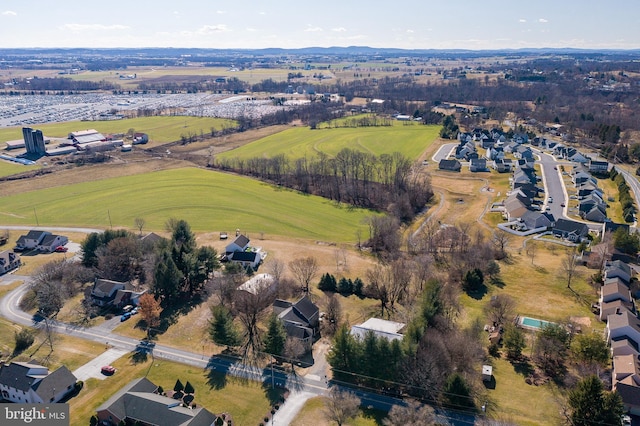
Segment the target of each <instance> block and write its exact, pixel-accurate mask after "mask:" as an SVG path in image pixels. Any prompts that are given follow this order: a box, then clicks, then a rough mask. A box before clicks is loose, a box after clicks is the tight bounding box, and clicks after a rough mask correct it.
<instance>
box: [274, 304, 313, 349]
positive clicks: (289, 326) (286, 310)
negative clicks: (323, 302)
mask: <svg viewBox="0 0 640 426" xmlns="http://www.w3.org/2000/svg"><path fill="white" fill-rule="evenodd" d="M273 313H274V314H276V315H277V316H278V318H279V319H280V320H281V321H282V323H283V324H284V328H285V330H286V331H287V336H289V337H293V338H296V339H298V340H300V341H301V342H302V343H303V345H304V346H305V348H307V350H309V349H311V345H312V343H313V340H314V338H315V337H316V336H317V335H318V329H319V327H320V309H318V307H317V306H316V305H315V304H314V303H313V302H312V301H311V299H309V296H303V297H302V298H301V299H300V300H298V301H297V302H295V303H292V302H288V301H286V300H280V299H277V300H276V301H275V302H274V303H273Z"/></svg>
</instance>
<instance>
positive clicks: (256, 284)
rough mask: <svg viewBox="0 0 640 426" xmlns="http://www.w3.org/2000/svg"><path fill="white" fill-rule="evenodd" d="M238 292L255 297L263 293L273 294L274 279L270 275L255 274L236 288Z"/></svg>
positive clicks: (274, 288)
mask: <svg viewBox="0 0 640 426" xmlns="http://www.w3.org/2000/svg"><path fill="white" fill-rule="evenodd" d="M238 291H245V292H247V293H250V294H253V295H256V294H258V293H262V292H264V291H266V292H268V293H273V292H275V291H276V279H275V278H274V277H273V275H271V274H256V275H254V276H253V277H251V278H250V279H249V280H247V281H245V282H244V283H243V284H241V285H240V286H239V287H238Z"/></svg>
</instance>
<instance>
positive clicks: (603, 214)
mask: <svg viewBox="0 0 640 426" xmlns="http://www.w3.org/2000/svg"><path fill="white" fill-rule="evenodd" d="M580 216H581V217H582V218H583V219H585V220H590V221H591V222H600V223H602V222H606V220H607V208H606V206H604V205H602V204H596V205H594V206H593V207H591V209H590V210H589V211H587V212H584V213H583V212H582V211H580Z"/></svg>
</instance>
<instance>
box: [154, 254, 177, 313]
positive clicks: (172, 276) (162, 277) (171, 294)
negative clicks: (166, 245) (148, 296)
mask: <svg viewBox="0 0 640 426" xmlns="http://www.w3.org/2000/svg"><path fill="white" fill-rule="evenodd" d="M183 277H184V275H183V274H182V272H180V270H179V269H178V267H177V266H176V264H175V262H174V261H173V258H172V257H171V253H170V252H168V251H166V250H165V251H163V252H162V253H161V255H160V256H159V257H158V261H157V265H156V270H155V274H154V278H155V279H154V285H153V292H154V294H155V295H156V296H158V297H160V299H161V300H162V302H163V304H164V305H165V306H166V305H170V304H171V303H173V301H174V300H175V299H176V298H177V297H178V295H179V293H180V283H181V282H182V278H183Z"/></svg>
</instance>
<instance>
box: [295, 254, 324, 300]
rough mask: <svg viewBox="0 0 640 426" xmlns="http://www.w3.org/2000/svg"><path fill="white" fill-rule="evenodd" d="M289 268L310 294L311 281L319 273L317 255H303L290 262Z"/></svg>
mask: <svg viewBox="0 0 640 426" xmlns="http://www.w3.org/2000/svg"><path fill="white" fill-rule="evenodd" d="M289 270H290V271H291V273H292V274H293V275H294V277H295V279H296V281H298V283H299V284H300V287H302V289H303V290H304V291H305V292H306V293H307V294H308V293H309V283H310V282H311V280H312V279H313V278H314V277H315V276H316V274H317V273H318V261H317V260H316V258H315V257H312V256H309V257H301V258H298V259H294V260H292V261H291V262H289Z"/></svg>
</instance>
